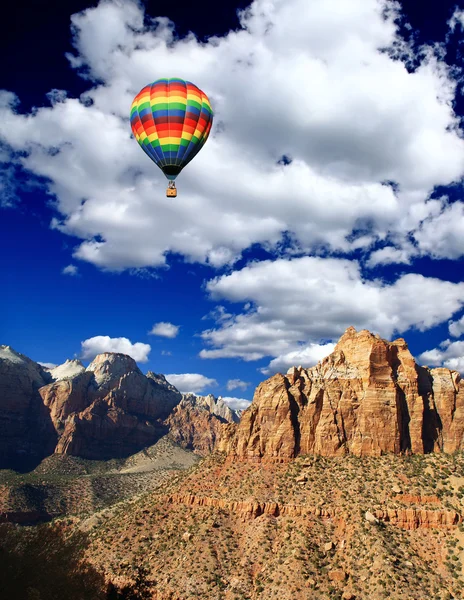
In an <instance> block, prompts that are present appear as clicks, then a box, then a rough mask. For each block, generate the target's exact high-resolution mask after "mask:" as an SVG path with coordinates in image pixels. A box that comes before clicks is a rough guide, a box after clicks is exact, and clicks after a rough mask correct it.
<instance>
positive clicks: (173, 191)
mask: <svg viewBox="0 0 464 600" xmlns="http://www.w3.org/2000/svg"><path fill="white" fill-rule="evenodd" d="M166 196H167V197H168V198H175V197H176V196H177V190H176V186H175V184H174V182H172V184H171V183H170V184H169V187H168V189H167V190H166Z"/></svg>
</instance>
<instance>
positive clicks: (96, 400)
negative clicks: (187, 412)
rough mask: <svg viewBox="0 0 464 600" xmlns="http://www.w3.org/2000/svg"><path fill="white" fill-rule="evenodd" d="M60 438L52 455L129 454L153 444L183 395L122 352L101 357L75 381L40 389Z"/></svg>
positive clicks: (92, 455) (113, 455)
mask: <svg viewBox="0 0 464 600" xmlns="http://www.w3.org/2000/svg"><path fill="white" fill-rule="evenodd" d="M40 394H41V396H42V398H43V402H44V404H45V406H47V407H48V409H49V411H50V416H51V419H52V421H53V425H54V427H55V429H56V431H57V433H58V434H59V440H58V443H57V445H56V449H55V452H57V453H60V454H73V455H76V456H81V457H83V458H91V459H108V458H115V457H123V456H127V455H129V454H131V453H134V452H137V451H138V450H140V449H141V448H143V447H145V446H149V445H151V444H154V443H155V442H156V441H157V439H158V438H159V437H160V435H162V433H164V432H165V428H164V426H163V425H162V423H161V422H160V420H161V419H163V418H165V417H166V416H167V415H168V414H169V413H170V411H171V410H172V409H173V407H174V406H175V405H176V404H177V403H178V402H179V401H180V399H181V394H180V393H179V392H178V391H177V390H176V389H175V388H173V387H172V386H170V385H169V384H168V383H167V382H166V380H165V379H164V377H161V376H156V375H154V374H151V376H150V377H146V376H145V375H144V374H143V373H142V372H141V371H140V369H139V368H138V367H137V364H136V362H135V361H134V360H133V359H132V358H131V357H130V356H127V355H125V354H118V353H113V352H108V353H104V354H99V355H98V356H97V357H96V358H95V359H94V360H93V361H92V362H91V363H90V365H89V366H88V367H87V369H85V371H83V372H82V371H80V372H78V373H77V374H76V375H74V376H73V377H68V378H66V379H62V380H59V381H55V382H54V383H51V384H49V385H47V386H44V387H42V388H40Z"/></svg>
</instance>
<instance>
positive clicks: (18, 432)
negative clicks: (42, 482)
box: [0, 346, 56, 469]
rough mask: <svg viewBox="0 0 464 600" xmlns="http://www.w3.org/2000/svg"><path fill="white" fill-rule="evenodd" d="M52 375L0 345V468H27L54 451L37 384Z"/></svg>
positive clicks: (46, 381) (47, 380) (42, 382)
mask: <svg viewBox="0 0 464 600" xmlns="http://www.w3.org/2000/svg"><path fill="white" fill-rule="evenodd" d="M50 380H51V376H50V374H49V373H47V371H46V370H45V369H43V368H42V367H41V366H40V365H39V364H37V363H35V362H33V361H32V360H30V359H29V358H27V357H26V356H23V355H22V354H20V353H19V352H15V351H14V350H13V349H12V348H10V347H9V346H0V468H8V467H14V468H19V469H22V468H28V467H29V465H30V464H33V463H34V462H36V461H37V460H41V459H42V458H44V457H45V456H47V454H49V453H50V452H53V447H54V443H56V437H55V436H54V430H53V427H52V426H51V424H50V420H49V418H48V414H47V410H45V409H44V406H43V403H42V400H41V397H40V394H39V388H40V387H41V386H43V385H46V384H47V383H48V382H49V381H50Z"/></svg>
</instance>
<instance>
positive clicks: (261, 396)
mask: <svg viewBox="0 0 464 600" xmlns="http://www.w3.org/2000/svg"><path fill="white" fill-rule="evenodd" d="M463 411H464V382H463V381H462V380H461V378H460V375H459V373H457V372H455V371H450V370H449V369H428V368H426V367H420V366H418V365H417V364H416V363H415V361H414V358H413V356H412V355H411V353H410V352H409V349H408V347H407V344H406V342H405V341H404V340H403V339H398V340H395V341H394V342H387V341H385V340H383V339H381V338H380V337H379V336H376V335H373V334H372V333H370V332H369V331H366V330H363V331H360V332H359V333H358V332H356V330H355V329H354V328H353V327H350V328H349V329H347V330H346V332H345V333H344V335H343V336H342V337H341V339H340V341H339V342H338V344H337V346H336V348H335V350H334V352H333V353H332V354H331V355H330V356H328V357H326V358H325V359H324V360H322V361H321V362H320V363H319V364H317V365H316V366H314V367H312V368H310V369H304V368H301V367H293V368H291V369H290V370H289V371H288V373H287V374H286V375H282V374H277V375H274V376H273V377H271V378H270V379H268V380H267V381H265V382H263V383H262V384H261V385H260V386H258V388H257V390H256V393H255V396H254V399H253V403H252V404H251V406H250V408H248V409H247V410H246V411H244V413H243V415H242V418H241V421H240V423H239V425H238V426H237V429H236V431H235V433H234V434H233V435H230V432H228V436H229V438H228V440H227V441H226V442H224V440H223V441H221V444H220V445H219V446H220V448H221V449H222V450H225V451H227V452H228V453H230V454H231V455H233V456H236V457H238V458H242V459H256V460H261V459H264V460H275V461H280V460H283V461H285V460H289V459H291V458H293V457H295V456H297V455H300V454H320V455H325V456H339V455H344V454H347V453H353V454H355V455H358V456H375V455H380V454H382V453H388V452H391V453H396V454H398V453H402V452H412V453H424V452H435V451H444V452H454V451H456V450H459V449H462V448H464V412H463Z"/></svg>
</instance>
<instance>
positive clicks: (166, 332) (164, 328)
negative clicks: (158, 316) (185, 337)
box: [149, 321, 179, 338]
mask: <svg viewBox="0 0 464 600" xmlns="http://www.w3.org/2000/svg"><path fill="white" fill-rule="evenodd" d="M178 333H179V326H178V325H173V324H172V323H166V322H165V321H161V322H160V323H155V324H154V325H153V327H152V328H151V331H149V335H159V336H161V337H165V338H175V337H176V336H177V334H178Z"/></svg>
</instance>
